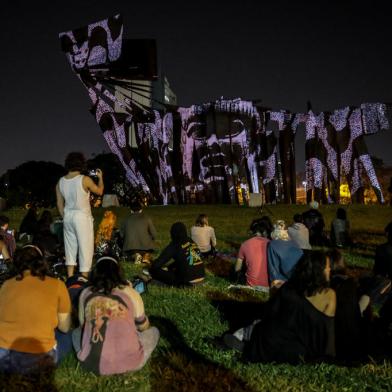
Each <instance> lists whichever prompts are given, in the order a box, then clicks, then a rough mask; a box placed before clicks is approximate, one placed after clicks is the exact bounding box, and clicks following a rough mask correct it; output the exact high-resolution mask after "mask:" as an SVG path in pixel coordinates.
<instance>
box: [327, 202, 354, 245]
mask: <svg viewBox="0 0 392 392" xmlns="http://www.w3.org/2000/svg"><path fill="white" fill-rule="evenodd" d="M331 245H332V246H336V247H337V248H343V247H345V246H348V245H351V238H350V221H349V220H348V219H347V212H346V210H345V209H344V208H338V209H337V211H336V218H335V219H334V220H333V221H332V223H331Z"/></svg>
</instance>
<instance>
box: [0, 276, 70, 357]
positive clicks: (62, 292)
mask: <svg viewBox="0 0 392 392" xmlns="http://www.w3.org/2000/svg"><path fill="white" fill-rule="evenodd" d="M70 311H71V301H70V298H69V294H68V291H67V288H66V287H65V284H64V283H63V282H61V281H60V280H58V279H54V278H50V277H48V276H47V277H45V279H44V280H41V279H39V278H38V277H36V276H31V275H30V272H25V273H24V278H23V279H22V280H16V278H12V279H9V280H7V281H6V282H4V284H3V286H2V287H1V288H0V348H4V349H11V350H15V351H20V352H25V353H34V354H38V353H46V352H48V351H50V350H52V349H53V348H54V346H55V344H56V340H55V335H54V330H55V328H56V327H57V323H58V319H57V314H58V313H69V312H70Z"/></svg>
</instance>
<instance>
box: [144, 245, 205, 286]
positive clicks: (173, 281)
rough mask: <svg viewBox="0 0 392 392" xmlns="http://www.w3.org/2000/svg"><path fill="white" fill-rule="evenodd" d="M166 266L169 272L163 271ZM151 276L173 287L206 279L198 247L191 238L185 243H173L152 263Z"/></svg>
mask: <svg viewBox="0 0 392 392" xmlns="http://www.w3.org/2000/svg"><path fill="white" fill-rule="evenodd" d="M172 259H173V260H174V261H173V263H171V264H170V261H171V260H172ZM165 266H166V267H168V271H165V270H163V269H162V267H165ZM150 274H151V276H152V278H153V279H156V280H160V281H162V282H163V283H166V284H169V285H173V286H181V285H187V284H189V282H191V281H192V280H195V279H200V278H204V264H203V260H202V259H201V257H200V251H199V249H198V247H197V245H196V244H195V243H194V242H193V241H192V240H191V239H189V238H188V239H187V240H186V241H185V242H183V243H173V242H171V243H170V244H169V245H168V246H167V247H166V248H165V249H164V250H163V251H162V253H161V254H160V255H159V257H158V258H157V259H156V260H155V261H154V262H153V263H152V266H151V268H150Z"/></svg>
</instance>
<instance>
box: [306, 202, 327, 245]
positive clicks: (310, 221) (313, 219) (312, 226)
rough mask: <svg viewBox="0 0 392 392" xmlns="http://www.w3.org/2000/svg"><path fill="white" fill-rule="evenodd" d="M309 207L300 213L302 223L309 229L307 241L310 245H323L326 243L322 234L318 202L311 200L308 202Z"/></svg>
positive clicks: (322, 219) (321, 220) (321, 219)
mask: <svg viewBox="0 0 392 392" xmlns="http://www.w3.org/2000/svg"><path fill="white" fill-rule="evenodd" d="M309 207H310V209H309V210H307V211H305V212H304V213H303V214H302V217H303V220H304V225H305V226H306V227H307V228H308V230H309V241H310V245H312V246H315V245H316V246H323V245H326V244H327V240H326V238H325V235H324V227H325V223H324V218H323V215H322V213H321V212H320V211H319V209H318V208H319V203H318V202H317V201H312V202H310V203H309Z"/></svg>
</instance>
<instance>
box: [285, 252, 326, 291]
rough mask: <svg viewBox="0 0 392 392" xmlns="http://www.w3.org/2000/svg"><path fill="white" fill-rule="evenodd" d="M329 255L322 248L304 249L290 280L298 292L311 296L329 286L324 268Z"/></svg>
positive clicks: (289, 282)
mask: <svg viewBox="0 0 392 392" xmlns="http://www.w3.org/2000/svg"><path fill="white" fill-rule="evenodd" d="M326 264H327V255H326V254H325V253H324V252H323V251H320V250H304V253H303V255H302V257H301V258H300V259H299V261H298V263H297V265H296V266H295V269H294V272H293V275H292V276H291V278H290V279H289V281H288V284H290V286H291V287H293V288H294V289H295V290H296V291H297V293H298V294H300V295H304V296H307V297H311V296H312V295H315V294H317V293H320V292H322V291H323V290H324V289H325V288H327V287H328V281H327V278H326V276H325V273H324V270H325V266H326Z"/></svg>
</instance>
